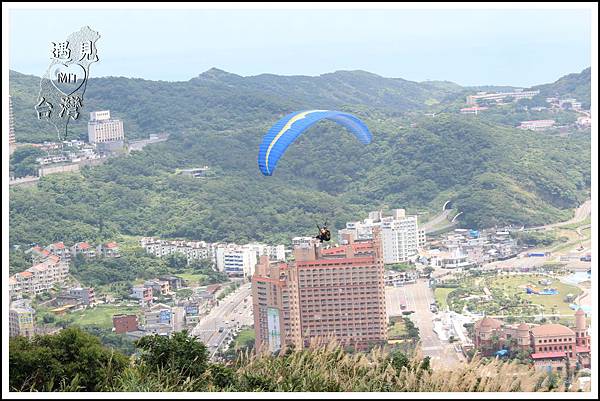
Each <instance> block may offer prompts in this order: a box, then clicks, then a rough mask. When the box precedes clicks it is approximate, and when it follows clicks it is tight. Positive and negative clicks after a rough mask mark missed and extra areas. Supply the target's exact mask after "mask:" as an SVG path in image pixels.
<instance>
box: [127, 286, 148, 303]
mask: <svg viewBox="0 0 600 401" xmlns="http://www.w3.org/2000/svg"><path fill="white" fill-rule="evenodd" d="M131 297H132V298H135V299H139V301H140V305H141V306H147V305H149V304H151V303H152V299H153V292H152V287H146V286H144V285H134V286H133V287H132V289H131Z"/></svg>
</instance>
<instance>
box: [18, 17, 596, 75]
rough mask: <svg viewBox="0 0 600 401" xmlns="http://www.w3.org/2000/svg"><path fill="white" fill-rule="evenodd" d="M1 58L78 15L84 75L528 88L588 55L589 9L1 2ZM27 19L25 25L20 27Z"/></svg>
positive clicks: (36, 46)
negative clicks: (342, 77)
mask: <svg viewBox="0 0 600 401" xmlns="http://www.w3.org/2000/svg"><path fill="white" fill-rule="evenodd" d="M9 12H10V16H9V18H10V19H9V20H10V28H9V29H10V59H9V63H10V68H11V69H12V70H15V71H18V72H21V73H24V74H33V75H36V76H41V75H43V73H44V71H45V69H46V68H47V66H48V62H49V46H50V42H52V41H61V40H64V39H65V38H66V36H67V35H69V34H70V33H72V32H74V31H77V30H79V29H80V28H81V27H82V26H85V25H89V26H90V27H91V28H92V29H94V30H96V31H98V32H99V33H100V35H101V38H100V39H99V41H98V43H97V45H98V52H99V53H98V54H99V57H100V61H99V62H98V63H96V64H94V65H93V66H92V68H91V77H92V78H94V77H105V76H120V77H127V78H143V79H148V80H163V81H187V80H189V79H191V78H194V77H196V76H198V75H199V74H201V73H202V72H205V71H207V70H209V69H210V68H212V67H216V68H219V69H221V70H224V71H227V72H230V73H233V74H236V75H240V76H246V77H247V76H256V75H260V74H275V75H282V76H298V75H300V76H318V75H322V74H326V73H332V72H335V71H339V70H344V71H353V70H363V71H368V72H371V73H373V74H377V75H380V76H383V77H388V78H402V79H406V80H409V81H415V82H423V81H450V82H454V83H457V84H459V85H461V86H485V85H493V86H516V87H530V86H534V85H539V84H544V83H549V82H554V81H556V80H557V79H558V78H560V77H562V76H564V75H567V74H570V73H577V72H580V71H582V70H583V69H585V68H587V67H589V66H590V65H591V13H590V11H589V10H560V9H556V10H508V9H506V10H486V9H479V10H458V9H454V10H433V9H432V10H410V9H393V10H257V9H254V10H202V9H194V10H110V9H102V10H93V9H90V10H22V9H18V10H10V11H9ZM32 27H35V29H32Z"/></svg>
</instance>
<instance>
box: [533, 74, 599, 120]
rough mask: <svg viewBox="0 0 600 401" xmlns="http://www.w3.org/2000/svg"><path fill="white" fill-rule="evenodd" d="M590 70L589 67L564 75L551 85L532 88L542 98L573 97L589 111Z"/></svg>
mask: <svg viewBox="0 0 600 401" xmlns="http://www.w3.org/2000/svg"><path fill="white" fill-rule="evenodd" d="M591 73H592V69H591V68H590V67H588V68H586V69H585V70H583V71H581V72H580V73H578V74H577V73H575V74H569V75H565V76H564V77H562V78H560V79H558V80H557V81H556V82H553V83H551V84H544V85H538V86H534V87H532V89H535V90H539V91H540V95H542V96H562V97H574V98H575V99H577V100H579V101H580V102H581V106H582V107H583V108H584V109H586V110H589V109H590V102H591V97H592V96H591V86H592V79H591Z"/></svg>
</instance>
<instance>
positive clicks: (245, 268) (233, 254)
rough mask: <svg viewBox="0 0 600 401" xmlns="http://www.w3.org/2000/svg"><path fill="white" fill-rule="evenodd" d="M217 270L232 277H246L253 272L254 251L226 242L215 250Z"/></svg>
mask: <svg viewBox="0 0 600 401" xmlns="http://www.w3.org/2000/svg"><path fill="white" fill-rule="evenodd" d="M216 262H217V263H216V264H217V270H219V271H222V272H225V273H227V275H229V276H234V277H248V276H252V275H253V274H254V268H255V266H256V262H257V259H256V252H255V251H254V250H253V249H250V248H246V247H244V246H240V245H235V244H228V245H227V246H224V247H218V248H217V250H216Z"/></svg>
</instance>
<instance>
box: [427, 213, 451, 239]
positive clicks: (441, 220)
mask: <svg viewBox="0 0 600 401" xmlns="http://www.w3.org/2000/svg"><path fill="white" fill-rule="evenodd" d="M451 211H452V210H451V209H448V210H444V211H443V212H442V213H440V214H438V215H437V216H435V217H434V218H433V219H431V220H429V221H428V222H427V223H424V224H422V225H420V226H419V228H421V229H423V230H425V234H429V233H431V232H434V231H439V230H441V229H443V228H446V227H451V226H453V225H454V223H452V222H450V221H449V220H448V215H449V214H450V212H451Z"/></svg>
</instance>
